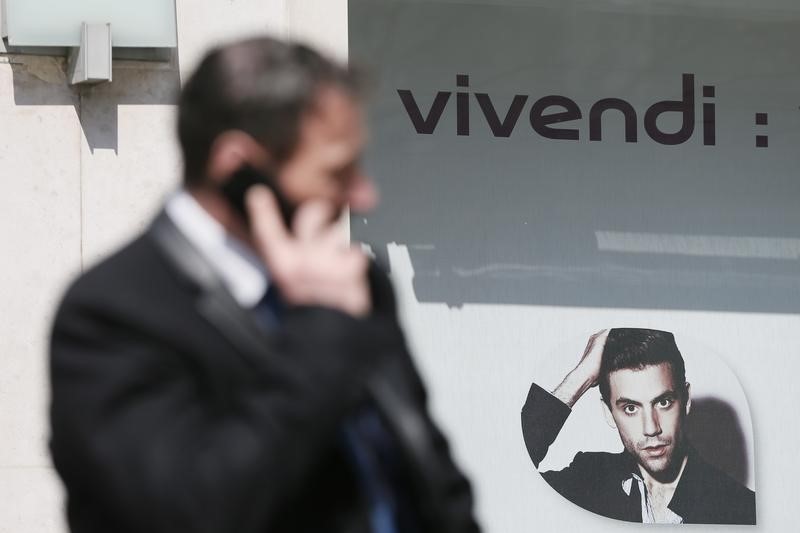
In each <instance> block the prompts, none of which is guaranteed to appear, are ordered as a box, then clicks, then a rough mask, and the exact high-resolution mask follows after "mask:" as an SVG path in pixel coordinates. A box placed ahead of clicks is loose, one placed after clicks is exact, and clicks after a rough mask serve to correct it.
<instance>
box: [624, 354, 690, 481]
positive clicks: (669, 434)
mask: <svg viewBox="0 0 800 533" xmlns="http://www.w3.org/2000/svg"><path fill="white" fill-rule="evenodd" d="M609 396H610V398H609V400H610V403H611V415H612V416H613V417H614V422H615V423H616V425H617V430H618V431H619V436H620V438H621V439H622V443H623V444H624V445H625V449H626V450H627V451H628V453H630V454H631V455H633V456H634V457H635V458H636V460H637V462H638V463H639V465H640V467H641V468H643V469H644V470H646V471H647V472H648V473H650V474H651V475H652V476H653V477H656V478H658V477H661V476H663V475H667V474H668V473H669V472H671V469H672V468H673V467H676V465H678V464H680V462H681V461H682V459H683V457H684V455H685V450H684V446H683V440H684V437H683V422H684V419H685V418H686V414H687V413H688V401H689V399H688V390H687V391H686V392H685V393H684V384H682V383H681V384H679V383H674V380H673V377H672V369H671V367H670V365H669V364H668V363H661V364H658V365H649V366H646V367H644V368H643V369H641V370H638V369H622V370H616V371H614V372H611V374H609Z"/></svg>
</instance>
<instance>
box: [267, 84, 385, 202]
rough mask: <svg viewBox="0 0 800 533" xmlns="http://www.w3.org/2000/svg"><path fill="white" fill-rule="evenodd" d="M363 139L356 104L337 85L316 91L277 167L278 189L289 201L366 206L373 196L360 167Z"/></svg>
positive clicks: (360, 117)
mask: <svg viewBox="0 0 800 533" xmlns="http://www.w3.org/2000/svg"><path fill="white" fill-rule="evenodd" d="M365 141H366V133H365V127H364V123H363V116H362V112H361V109H360V108H359V105H358V103H357V102H355V101H354V100H353V98H352V97H351V96H350V95H348V94H347V93H345V92H344V91H342V90H340V89H336V88H327V89H323V90H321V91H320V94H319V96H318V97H317V102H316V106H315V107H314V109H313V110H312V111H310V112H309V114H307V115H306V116H305V117H304V118H303V121H302V123H301V126H300V139H299V143H298V146H297V149H296V150H295V151H294V153H293V154H292V155H291V157H290V158H289V159H288V160H287V161H286V162H285V163H284V165H282V167H281V169H280V172H279V175H278V182H279V185H280V188H281V191H282V192H283V193H284V195H285V196H286V198H287V199H288V200H289V201H290V202H291V203H293V204H295V205H299V204H301V203H303V202H305V201H308V200H312V199H320V200H326V201H328V202H330V203H331V204H332V205H333V206H334V208H336V209H337V210H338V211H341V210H343V209H344V208H345V207H346V206H348V205H349V206H350V208H351V209H353V210H354V211H356V212H367V211H369V210H371V209H372V208H374V207H375V205H376V203H377V201H378V195H377V190H376V188H375V185H374V184H373V182H372V181H371V180H370V178H369V177H368V176H367V175H366V174H365V173H364V171H363V169H362V168H361V153H362V151H363V148H364V143H365Z"/></svg>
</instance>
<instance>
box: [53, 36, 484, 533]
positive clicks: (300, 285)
mask: <svg viewBox="0 0 800 533" xmlns="http://www.w3.org/2000/svg"><path fill="white" fill-rule="evenodd" d="M178 115H179V118H178V133H179V138H180V142H181V146H182V149H183V155H184V162H185V177H184V187H183V189H182V190H180V191H178V192H177V193H176V194H175V195H174V196H173V197H171V198H170V199H169V201H168V202H167V204H166V206H165V209H164V211H163V212H162V213H161V214H160V215H158V217H157V218H156V219H155V221H154V222H153V224H152V225H151V226H150V228H149V229H148V230H147V231H146V232H145V233H144V234H143V235H141V236H140V237H138V238H137V239H135V240H134V241H133V242H131V243H130V244H128V245H127V246H125V247H124V248H123V249H122V250H120V251H119V252H117V253H115V254H114V255H112V256H111V257H110V258H109V259H107V260H106V261H104V262H102V263H101V264H100V265H98V266H96V267H94V268H92V269H91V270H89V271H88V272H86V273H85V274H84V275H82V276H81V277H80V278H79V279H78V280H77V281H76V282H75V283H74V284H73V285H72V287H71V288H70V289H69V290H68V292H67V294H66V296H65V297H64V300H63V302H62V304H61V306H60V308H59V310H58V313H57V317H56V319H55V323H54V327H53V334H52V345H51V380H52V405H51V423H52V441H51V448H52V454H53V459H54V462H55V466H56V468H57V470H58V473H59V474H60V476H61V477H62V479H63V481H64V484H65V486H66V489H67V495H68V509H67V511H68V519H69V524H70V527H71V529H72V531H73V532H76V533H85V532H106V533H107V532H110V531H114V532H148V533H158V532H169V533H176V532H192V533H199V532H217V533H232V532H236V533H249V532H253V533H256V532H258V533H265V532H272V531H274V532H278V531H280V532H299V531H303V532H306V531H307V532H312V531H313V532H317V531H332V532H336V531H348V532H349V531H353V532H362V531H363V532H367V531H368V532H371V533H403V532H406V531H424V532H437V533H438V532H468V531H477V526H476V524H475V521H474V519H473V515H472V497H471V493H470V489H469V485H468V483H467V481H466V480H465V478H464V477H463V476H462V475H461V474H460V472H459V471H458V469H457V468H456V467H455V465H454V464H453V462H452V459H451V457H450V454H449V451H448V448H447V444H446V442H445V440H444V438H443V437H442V435H441V434H440V433H439V432H438V430H437V429H436V427H435V426H434V425H433V423H432V422H431V420H430V418H429V416H428V413H427V410H426V407H425V392H424V390H423V387H422V384H421V383H420V381H419V377H418V375H417V373H416V371H415V369H414V368H413V365H412V362H411V359H410V357H409V355H408V353H407V351H406V348H405V343H404V339H403V335H402V332H401V331H400V329H399V326H398V323H397V318H396V316H395V309H394V299H393V294H392V291H391V288H390V285H389V283H388V280H387V278H386V277H385V275H384V274H382V273H381V272H380V271H379V270H378V269H377V268H376V267H375V266H374V265H371V264H370V263H369V261H368V260H367V258H366V257H365V256H364V255H363V254H362V252H361V251H359V250H358V249H356V248H352V247H350V246H349V244H348V243H347V242H346V239H342V238H341V237H340V235H339V232H338V230H337V228H336V227H335V225H334V223H333V221H334V220H335V219H336V218H337V217H338V215H339V214H341V213H342V211H343V209H344V208H345V206H346V205H348V204H349V205H350V207H351V208H353V209H354V210H368V209H370V208H372V207H373V206H374V205H375V203H376V200H377V194H376V191H375V188H374V186H373V185H372V183H371V182H370V180H369V178H368V177H367V176H366V175H364V173H363V172H362V170H361V167H360V159H359V158H360V155H361V151H362V147H363V143H364V128H363V124H362V117H361V111H360V108H359V101H358V92H357V83H356V80H355V77H354V75H353V74H352V73H351V72H349V71H348V70H347V69H345V68H343V67H340V66H338V65H336V64H334V63H332V62H331V61H329V60H328V59H326V58H324V57H322V56H320V55H319V54H318V53H316V52H314V51H313V50H311V49H309V48H307V47H304V46H300V45H292V44H285V43H282V42H279V41H276V40H272V39H268V38H257V39H250V40H246V41H242V42H238V43H233V44H231V45H228V46H225V47H222V48H219V49H216V50H213V51H212V52H211V53H210V54H208V56H206V58H205V59H204V60H203V62H202V63H201V65H200V66H199V68H198V69H197V71H196V72H195V73H194V75H193V76H192V77H191V79H189V80H188V82H187V83H186V85H185V87H184V90H183V92H182V94H181V97H180V101H179V105H178ZM242 175H247V176H250V177H251V178H252V177H253V176H255V178H254V179H256V181H258V180H262V181H266V182H272V185H273V187H274V189H275V190H276V191H280V193H277V196H278V197H277V198H276V194H273V193H272V192H270V190H269V189H268V188H267V187H265V186H263V185H257V186H253V187H251V188H250V189H248V190H247V191H246V196H243V197H236V196H235V194H234V193H230V190H229V186H231V184H232V183H234V180H237V179H239V177H241V176H242ZM270 176H271V177H270ZM224 191H228V192H224ZM240 193H242V194H244V192H243V191H240ZM240 204H244V205H240ZM287 225H288V226H287Z"/></svg>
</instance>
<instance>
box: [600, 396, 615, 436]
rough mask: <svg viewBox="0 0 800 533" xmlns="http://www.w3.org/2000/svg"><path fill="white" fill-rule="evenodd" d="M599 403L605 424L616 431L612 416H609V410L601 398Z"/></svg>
mask: <svg viewBox="0 0 800 533" xmlns="http://www.w3.org/2000/svg"><path fill="white" fill-rule="evenodd" d="M600 403H601V404H602V406H603V417H604V418H605V419H606V424H608V425H609V426H610V427H611V429H617V423H616V422H615V421H614V415H612V414H611V409H609V408H608V405H607V404H606V402H605V400H603V399H602V398H600Z"/></svg>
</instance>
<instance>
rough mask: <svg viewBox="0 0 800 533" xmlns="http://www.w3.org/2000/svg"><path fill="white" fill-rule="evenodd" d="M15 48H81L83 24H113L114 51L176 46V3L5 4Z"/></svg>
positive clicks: (84, 0) (39, 0) (38, 0)
mask: <svg viewBox="0 0 800 533" xmlns="http://www.w3.org/2000/svg"><path fill="white" fill-rule="evenodd" d="M5 3H6V13H5V15H6V21H7V26H8V41H9V44H11V45H12V46H78V45H80V39H81V35H80V28H81V23H82V22H88V23H107V22H110V23H111V36H112V40H113V43H114V46H125V47H147V48H171V47H175V46H177V31H176V26H175V2H174V0H136V1H135V2H132V1H130V0H70V1H68V2H65V1H64V0H5Z"/></svg>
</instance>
